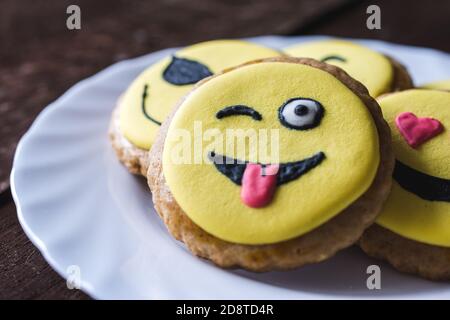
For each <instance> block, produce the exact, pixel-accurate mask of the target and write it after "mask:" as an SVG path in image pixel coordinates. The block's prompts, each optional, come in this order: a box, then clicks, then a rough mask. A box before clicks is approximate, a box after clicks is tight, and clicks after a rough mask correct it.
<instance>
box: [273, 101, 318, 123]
mask: <svg viewBox="0 0 450 320" xmlns="http://www.w3.org/2000/svg"><path fill="white" fill-rule="evenodd" d="M323 112H324V110H323V107H322V105H321V104H320V103H319V102H318V101H316V100H313V99H307V98H294V99H290V100H288V101H287V102H285V103H284V104H283V105H282V106H281V107H280V109H279V111H278V115H279V118H280V122H281V124H282V125H283V126H285V127H287V128H290V129H296V130H307V129H312V128H314V127H316V126H318V125H319V124H320V120H322V117H323Z"/></svg>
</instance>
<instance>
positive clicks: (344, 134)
mask: <svg viewBox="0 0 450 320" xmlns="http://www.w3.org/2000/svg"><path fill="white" fill-rule="evenodd" d="M445 88H446V87H445V83H444V84H443V83H437V84H430V85H429V86H427V87H426V88H421V89H413V84H412V81H411V77H410V76H409V74H408V72H407V70H406V69H405V68H404V67H403V66H402V65H401V64H400V63H399V62H398V61H396V60H394V59H393V58H391V57H389V56H386V55H384V54H381V53H378V52H375V51H373V50H371V49H369V48H366V47H363V46H361V45H358V44H355V43H351V42H346V41H335V40H332V41H330V40H327V41H316V42H311V43H302V44H298V45H294V46H291V47H289V48H286V49H285V50H284V51H282V52H280V51H278V50H274V49H271V48H267V47H264V46H261V45H258V44H255V43H251V42H245V41H237V40H216V41H209V42H204V43H200V44H196V45H193V46H190V47H186V48H184V49H181V50H179V51H177V52H175V53H174V54H173V55H171V56H168V57H165V58H164V59H162V60H161V61H159V62H157V63H155V64H153V65H151V66H149V68H148V69H146V70H145V71H144V72H142V73H141V74H140V75H139V76H138V77H137V78H136V79H135V80H134V81H133V83H132V84H131V85H130V86H129V88H128V89H127V90H126V91H125V92H124V93H123V94H122V96H121V97H120V99H119V100H118V101H117V106H116V108H115V110H114V112H113V114H112V119H111V126H110V139H111V142H112V145H113V147H114V149H115V150H116V154H117V156H118V158H119V160H120V161H121V162H122V163H123V164H124V165H125V166H126V168H127V169H128V170H129V171H130V172H131V173H134V174H138V175H143V176H144V177H146V179H147V181H148V184H149V187H150V190H151V193H152V197H153V202H154V205H155V208H156V211H157V212H158V214H159V215H160V217H161V219H162V220H163V221H164V223H165V225H166V226H167V229H168V231H169V232H170V233H171V234H172V236H173V237H174V238H176V239H177V240H179V241H182V242H183V243H185V245H186V247H187V248H188V249H189V250H190V251H191V252H192V253H193V254H194V255H196V256H199V257H202V258H205V259H208V260H210V261H212V262H214V263H215V264H216V265H218V266H220V267H223V268H244V269H247V270H251V271H269V270H285V269H291V268H296V267H300V266H303V265H305V264H310V263H317V262H320V261H323V260H326V259H328V258H330V257H332V256H333V255H334V254H335V253H336V252H338V251H339V250H342V249H344V248H346V247H349V246H351V245H353V244H359V245H360V246H361V248H362V249H363V250H364V252H366V253H367V254H368V255H370V256H374V257H377V258H381V259H385V260H387V261H389V262H390V263H391V264H392V265H393V266H394V267H395V268H397V269H398V270H400V271H404V272H408V273H414V274H417V275H420V276H423V277H425V278H429V279H436V280H450V166H449V163H448V159H450V148H449V147H448V145H449V143H450V137H449V136H448V128H449V127H450V92H447V91H445ZM442 89H444V90H442Z"/></svg>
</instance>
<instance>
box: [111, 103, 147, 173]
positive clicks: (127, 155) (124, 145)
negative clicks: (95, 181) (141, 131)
mask: <svg viewBox="0 0 450 320" xmlns="http://www.w3.org/2000/svg"><path fill="white" fill-rule="evenodd" d="M108 135H109V140H110V141H111V145H112V147H113V149H114V151H115V152H116V155H117V158H119V161H120V162H121V163H122V164H123V165H124V166H125V167H126V168H127V169H128V171H129V172H131V173H133V174H138V175H142V176H144V177H145V176H146V175H147V170H148V160H149V158H148V151H147V150H144V149H141V148H138V147H136V146H135V145H133V144H132V143H131V142H130V141H128V139H127V138H125V136H124V135H123V134H122V132H121V131H120V121H119V106H116V108H115V109H114V111H113V114H112V117H111V122H110V125H109V132H108Z"/></svg>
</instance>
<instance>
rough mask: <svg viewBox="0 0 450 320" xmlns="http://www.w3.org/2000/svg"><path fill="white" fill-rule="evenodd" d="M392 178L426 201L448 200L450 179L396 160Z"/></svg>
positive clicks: (449, 199)
mask: <svg viewBox="0 0 450 320" xmlns="http://www.w3.org/2000/svg"><path fill="white" fill-rule="evenodd" d="M393 176H394V179H395V180H396V181H397V182H398V184H399V185H400V186H401V187H402V188H403V189H405V190H407V191H409V192H411V193H414V194H415V195H416V196H418V197H420V198H422V199H425V200H428V201H445V202H450V180H449V179H442V178H438V177H433V176H430V175H427V174H425V173H422V172H419V171H417V170H414V169H413V168H411V167H408V166H407V165H405V164H403V163H401V162H400V161H398V160H397V161H396V163H395V170H394V175H393Z"/></svg>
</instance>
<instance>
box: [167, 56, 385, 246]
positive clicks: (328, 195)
mask: <svg viewBox="0 0 450 320" xmlns="http://www.w3.org/2000/svg"><path fill="white" fill-rule="evenodd" d="M200 129H201V131H202V132H203V133H205V134H204V135H201V137H200V138H199V130H200ZM239 130H241V131H239ZM206 132H209V134H208V135H207V134H206ZM230 132H232V133H237V132H241V133H242V132H246V133H248V132H250V133H257V134H260V133H261V132H264V133H267V134H268V136H269V138H267V139H262V140H258V143H255V141H256V140H252V139H244V140H243V141H244V143H241V144H239V143H236V140H235V139H233V138H230V137H231V136H232V135H231V134H230V135H228V134H229V133H230ZM222 133H225V134H223V135H221V134H222ZM271 133H275V135H274V137H275V138H274V139H271V138H270V137H272V136H271ZM206 136H207V137H206ZM213 136H214V137H225V138H224V139H223V140H220V139H217V140H216V139H211V138H212V137H213ZM237 136H238V137H239V134H238V135H237ZM258 137H259V136H258ZM266 137H267V136H266ZM181 138H182V139H181ZM181 141H184V142H186V141H188V143H187V145H186V143H184V144H183V143H182V144H181V145H182V146H181V147H180V142H181ZM218 141H219V143H218ZM261 141H262V143H261ZM274 141H275V143H274ZM199 145H201V146H202V148H201V150H199V149H198V146H199ZM255 145H258V147H257V148H255ZM262 147H267V150H269V149H270V150H272V151H274V150H275V152H276V153H277V156H276V157H275V158H276V159H277V161H274V158H273V157H272V156H271V155H273V152H272V153H266V152H260V151H261V149H260V148H262ZM180 150H184V152H185V153H187V154H188V155H189V157H188V158H189V161H188V162H180V161H177V160H175V159H177V157H176V156H178V155H179V153H180ZM199 154H203V155H204V159H205V161H202V162H201V163H199V162H196V161H195V160H196V159H195V157H196V156H198V155H199ZM379 161H380V155H379V142H378V134H377V129H376V127H375V124H374V122H373V119H372V116H371V114H370V112H369V111H368V110H367V108H366V106H365V105H364V103H363V102H362V101H361V100H360V98H359V97H358V96H357V95H356V94H355V93H353V92H352V91H351V90H350V89H349V88H348V87H346V86H345V85H344V84H343V83H342V82H340V81H339V80H338V79H337V78H335V77H334V76H333V75H331V74H329V73H328V72H326V71H323V70H321V69H319V68H315V67H311V66H308V65H304V64H299V63H292V62H279V61H277V62H275V61H265V62H260V63H254V64H250V65H246V66H243V67H240V68H237V69H234V70H232V71H229V72H226V73H224V74H221V75H219V76H217V77H214V78H212V79H210V80H208V81H206V82H205V83H203V84H202V85H201V86H200V87H198V88H196V89H195V90H194V91H192V92H191V93H190V94H189V95H188V96H187V97H186V99H185V100H184V101H183V102H182V104H181V105H180V107H179V109H178V110H177V112H176V114H175V115H174V117H173V119H172V121H171V123H170V126H169V129H168V132H167V136H166V140H165V144H164V150H163V159H162V163H163V173H164V177H165V179H166V182H167V185H168V186H169V188H170V190H171V192H172V194H173V196H174V198H175V199H176V201H177V203H178V204H179V206H180V207H181V208H182V209H183V211H184V212H185V213H186V214H187V215H188V217H189V218H190V219H191V220H192V221H193V222H194V223H196V224H197V225H198V226H200V227H201V228H202V229H204V230H205V231H207V232H209V233H210V234H212V235H214V236H216V237H218V238H220V239H223V240H226V241H230V242H234V243H242V244H267V243H276V242H280V241H283V240H287V239H291V238H294V237H297V236H300V235H302V234H305V233H307V232H308V231H310V230H312V229H314V228H316V227H318V226H320V225H321V224H323V223H325V222H326V221H328V220H329V219H331V218H332V217H333V216H335V215H337V214H338V213H339V212H341V211H342V210H343V209H345V208H346V207H347V206H348V205H350V204H351V203H352V202H354V201H355V200H356V199H358V198H359V197H360V196H361V195H362V194H363V193H364V192H365V191H366V190H367V189H368V187H369V186H370V185H371V183H372V181H373V179H374V177H375V174H376V172H377V168H378V164H379Z"/></svg>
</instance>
